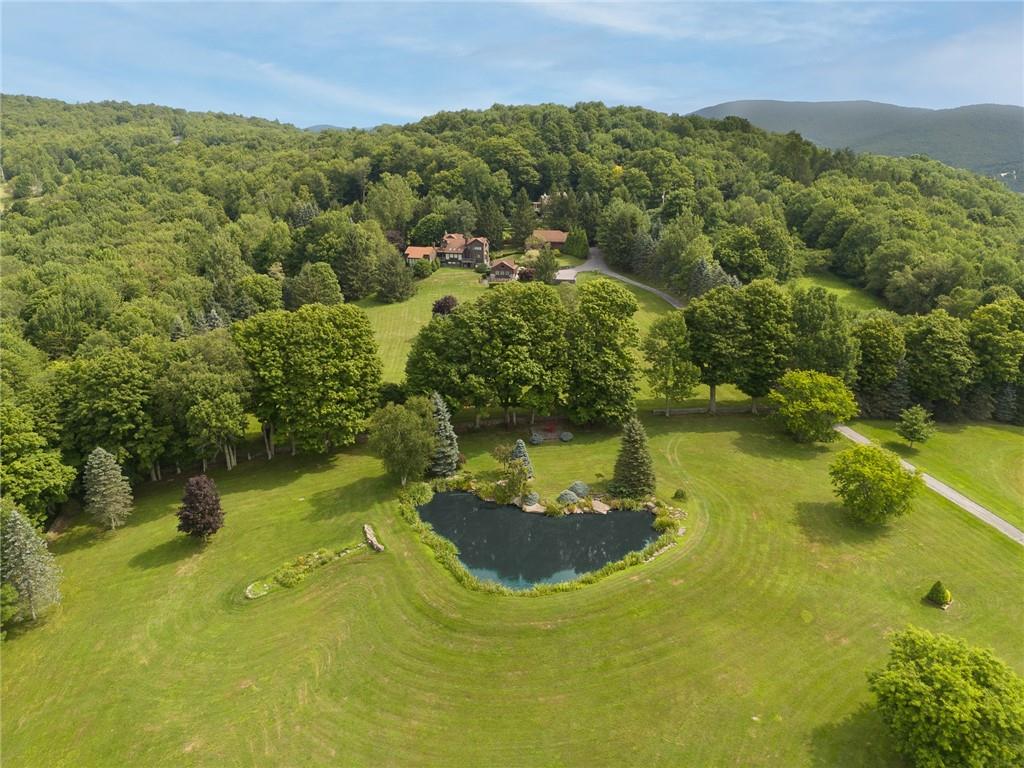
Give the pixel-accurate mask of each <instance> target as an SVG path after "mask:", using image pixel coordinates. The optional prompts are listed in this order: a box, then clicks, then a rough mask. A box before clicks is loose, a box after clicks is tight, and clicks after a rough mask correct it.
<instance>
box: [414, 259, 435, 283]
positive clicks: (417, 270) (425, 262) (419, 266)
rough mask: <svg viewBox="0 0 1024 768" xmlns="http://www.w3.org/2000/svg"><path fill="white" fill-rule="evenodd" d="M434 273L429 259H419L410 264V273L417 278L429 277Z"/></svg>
mask: <svg viewBox="0 0 1024 768" xmlns="http://www.w3.org/2000/svg"><path fill="white" fill-rule="evenodd" d="M432 274H434V264H433V262H431V261H430V260H429V259H419V260H418V261H416V262H415V263H414V264H413V265H412V275H413V277H415V278H416V279H417V280H422V279H423V278H425V277H430V276H431V275H432Z"/></svg>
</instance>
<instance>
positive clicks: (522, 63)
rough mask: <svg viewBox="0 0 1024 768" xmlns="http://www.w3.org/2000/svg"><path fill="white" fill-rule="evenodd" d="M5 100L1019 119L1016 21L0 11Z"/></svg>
mask: <svg viewBox="0 0 1024 768" xmlns="http://www.w3.org/2000/svg"><path fill="white" fill-rule="evenodd" d="M0 23H2V52H0V65H2V72H0V85H2V90H3V92H4V93H9V94H12V93H21V94H30V95H34V96H46V97H51V98H58V99H63V100H65V101H72V102H82V101H98V100H105V99H113V100H118V101H130V102H136V103H156V104H164V105H168V106H173V107H184V108H186V109H193V110H212V111H218V112H232V113H238V114H244V115H256V116H259V117H266V118H270V119H277V120H281V121H283V122H288V123H294V124H296V125H298V126H301V127H306V126H310V125H315V124H330V125H337V126H342V127H351V126H354V127H370V126H373V125H378V124H380V123H406V122H411V121H414V120H416V119H418V118H420V117H423V116H425V115H429V114H433V113H435V112H438V111H441V110H452V109H482V108H486V107H488V106H490V105H491V104H495V103H500V104H536V103H541V102H556V103H561V104H574V103H576V102H580V101H598V100H600V101H604V102H605V103H607V104H631V105H640V106H644V107H649V108H651V109H657V110H660V111H664V112H676V113H681V114H682V113H687V112H691V111H693V110H696V109H699V108H701V107H704V106H710V105H713V104H718V103H721V102H723V101H732V100H736V99H785V100H803V101H831V100H845V99H870V100H872V101H884V102H889V103H894V104H902V105H905V106H915V107H932V108H944V107H954V106H961V105H964V104H977V103H999V104H1022V103H1024V3H1020V2H1012V3H997V2H971V3H957V2H939V3H927V2H871V3H869V2H852V3H850V2H848V3H826V2H798V3H769V2H718V3H678V2H672V3H669V2H655V3H640V2H628V3H627V2H619V3H612V2H586V3H583V2H513V3H498V2H461V3H442V2H380V1H378V2H373V3H370V2H345V3H336V2H335V3H332V2H313V3H282V2H258V3H243V2H227V3H200V2H175V3H159V2H134V3H82V2H79V3H56V2H45V1H44V2H40V1H39V0H36V2H32V3H19V2H6V1H5V0H4V1H3V2H2V3H0Z"/></svg>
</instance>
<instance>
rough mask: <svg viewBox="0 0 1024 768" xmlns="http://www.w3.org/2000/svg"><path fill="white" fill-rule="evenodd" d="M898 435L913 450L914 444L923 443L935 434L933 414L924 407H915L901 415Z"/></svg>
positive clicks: (897, 426)
mask: <svg viewBox="0 0 1024 768" xmlns="http://www.w3.org/2000/svg"><path fill="white" fill-rule="evenodd" d="M896 434H898V435H899V436H900V437H902V438H903V439H904V440H906V441H907V443H909V444H910V447H911V448H913V447H914V443H923V442H925V441H927V440H928V438H929V437H931V436H932V435H933V434H935V422H934V421H932V417H931V414H930V413H928V411H926V410H925V409H924V408H923V407H922V406H920V405H914V406H911V407H910V408H907V409H906V410H904V411H902V412H901V413H900V422H899V424H897V425H896Z"/></svg>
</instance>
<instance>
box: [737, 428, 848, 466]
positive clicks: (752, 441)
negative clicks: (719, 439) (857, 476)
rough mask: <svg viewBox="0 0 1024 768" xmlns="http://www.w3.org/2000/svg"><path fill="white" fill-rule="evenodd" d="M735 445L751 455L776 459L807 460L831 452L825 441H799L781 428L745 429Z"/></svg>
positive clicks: (738, 436)
mask: <svg viewBox="0 0 1024 768" xmlns="http://www.w3.org/2000/svg"><path fill="white" fill-rule="evenodd" d="M733 445H735V446H736V447H737V448H739V449H740V450H741V451H743V452H744V453H746V454H748V455H750V456H757V457H758V458H763V459H772V460H774V461H789V460H790V459H798V460H801V461H807V460H810V459H818V458H821V456H823V455H825V454H827V453H828V452H829V447H828V446H827V445H826V444H823V443H798V442H796V441H795V440H794V439H793V438H792V437H790V436H789V435H787V434H785V433H784V432H782V431H781V430H771V429H765V430H757V431H752V430H749V431H748V430H744V431H742V432H740V433H739V434H738V435H737V436H736V439H735V440H733Z"/></svg>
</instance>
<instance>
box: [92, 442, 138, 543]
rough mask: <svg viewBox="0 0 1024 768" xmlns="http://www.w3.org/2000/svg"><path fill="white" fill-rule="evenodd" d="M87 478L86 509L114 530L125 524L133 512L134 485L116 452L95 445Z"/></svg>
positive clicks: (97, 520) (101, 522) (99, 521)
mask: <svg viewBox="0 0 1024 768" xmlns="http://www.w3.org/2000/svg"><path fill="white" fill-rule="evenodd" d="M84 479H85V511H86V512H87V513H88V514H90V515H92V517H93V518H95V520H96V522H98V523H100V524H101V525H103V526H104V527H105V528H109V529H110V530H114V529H115V528H117V527H118V526H121V525H124V523H125V521H126V520H127V519H128V516H129V515H131V513H132V487H131V485H129V484H128V478H126V477H125V476H124V473H123V472H122V471H121V466H120V465H119V464H118V463H117V459H115V458H114V456H113V454H111V453H110V452H108V451H106V450H104V449H103V448H98V447H97V448H94V449H93V451H92V453H90V454H89V459H88V461H87V462H86V464H85V478H84Z"/></svg>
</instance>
